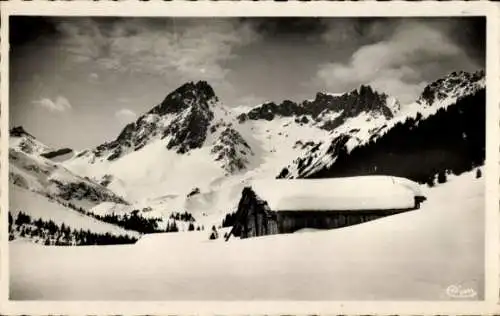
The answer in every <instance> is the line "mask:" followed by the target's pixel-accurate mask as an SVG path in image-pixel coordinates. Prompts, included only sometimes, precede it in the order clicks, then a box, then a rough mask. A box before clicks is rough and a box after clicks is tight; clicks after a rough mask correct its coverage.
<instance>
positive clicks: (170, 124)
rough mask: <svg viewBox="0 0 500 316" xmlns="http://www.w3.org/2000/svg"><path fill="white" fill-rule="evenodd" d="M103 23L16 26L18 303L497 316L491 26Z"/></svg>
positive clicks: (11, 117) (12, 23)
mask: <svg viewBox="0 0 500 316" xmlns="http://www.w3.org/2000/svg"><path fill="white" fill-rule="evenodd" d="M243 13H244V12H243ZM108 14H109V15H107V16H103V15H99V16H95V15H89V14H87V15H85V14H82V15H78V16H76V15H75V14H68V15H65V14H64V12H61V13H58V14H54V15H33V14H30V15H23V14H17V13H16V14H13V15H9V16H8V45H9V55H8V65H7V66H5V67H4V68H3V69H8V77H7V80H8V81H7V82H8V104H2V116H5V115H7V119H6V120H5V121H7V120H8V129H5V131H7V132H8V140H7V141H4V144H7V146H8V150H7V148H2V154H4V153H5V155H6V156H7V153H6V152H8V160H7V158H5V161H7V163H8V166H5V165H2V169H8V172H7V171H5V172H4V175H6V176H8V187H6V188H2V195H3V196H2V197H3V198H6V197H5V195H6V196H7V199H8V202H6V203H8V204H6V206H7V207H8V215H5V220H7V217H8V233H7V234H4V235H3V236H4V237H6V236H7V235H8V241H5V243H6V244H7V246H6V247H7V250H8V260H7V262H8V271H7V273H8V282H7V283H8V293H7V294H8V300H10V301H53V302H55V301H129V302H133V301H381V302H382V301H434V302H438V301H448V302H470V301H474V302H481V301H484V300H485V299H486V297H487V293H486V283H487V282H488V281H487V279H488V277H487V276H488V274H487V271H486V268H485V267H487V266H488V265H487V263H486V258H487V249H488V247H486V246H485V245H486V243H487V241H486V235H485V233H486V230H487V229H486V226H487V221H486V219H487V218H488V216H487V209H488V208H487V204H488V202H487V199H486V198H487V191H488V189H487V180H486V179H487V177H488V176H489V175H491V176H492V177H494V178H496V179H498V175H496V174H491V173H488V171H487V170H489V169H488V168H489V166H488V164H489V163H491V162H492V161H491V160H488V159H489V158H488V157H489V155H490V153H489V151H490V150H491V148H487V147H488V146H487V144H495V142H491V141H490V140H488V139H489V137H490V134H488V133H487V131H489V130H488V129H487V121H488V120H489V119H488V115H490V111H491V110H492V109H493V108H494V107H497V106H498V104H497V103H495V104H490V101H491V100H495V99H494V98H492V97H491V96H490V95H489V93H490V91H489V89H492V90H498V86H495V87H488V88H487V83H488V82H490V81H489V79H488V80H487V77H488V76H492V77H495V78H496V77H498V74H496V73H491V72H490V71H495V70H496V68H494V67H493V66H491V68H490V66H488V67H487V66H486V65H487V60H488V58H487V47H488V45H493V44H495V45H496V44H497V43H490V42H488V43H487V38H488V32H490V29H489V28H488V19H489V17H487V15H486V14H482V15H481V14H473V15H471V14H469V15H450V16H430V15H429V16H425V15H421V16H406V15H401V16H352V15H351V16H319V15H317V16H281V15H276V16H248V17H246V16H244V14H236V16H216V15H214V16H173V15H172V16H169V15H168V14H165V15H162V16H134V15H129V16H124V15H116V16H114V15H113V12H109V13H108ZM2 42H3V40H2ZM2 44H3V43H2ZM487 44H488V45H487ZM4 78H5V77H4ZM2 88H3V87H2ZM4 100H5V99H4ZM487 113H488V115H487ZM2 119H3V118H2ZM5 121H4V122H5ZM494 128H495V129H493V131H492V135H493V136H495V137H497V136H498V123H496V125H495V127H494ZM2 136H3V137H6V136H7V135H5V134H2ZM487 140H488V142H487ZM493 150H496V151H498V148H494V149H493ZM488 161H489V162H488ZM493 164H496V165H498V162H497V161H493ZM495 170H496V169H492V171H491V172H494V171H495ZM494 182H496V183H497V184H498V180H496V181H494ZM4 183H7V181H5V182H4ZM493 190H494V191H495V192H497V191H498V187H494V188H493ZM495 194H497V193H495ZM494 204H495V205H496V207H497V211H496V212H498V204H497V203H496V202H495V203H494ZM4 211H7V210H5V209H4ZM4 213H5V212H4ZM490 218H491V217H490ZM5 227H7V224H6V225H5ZM497 239H498V237H497ZM496 256H498V255H496ZM4 281H5V280H4Z"/></svg>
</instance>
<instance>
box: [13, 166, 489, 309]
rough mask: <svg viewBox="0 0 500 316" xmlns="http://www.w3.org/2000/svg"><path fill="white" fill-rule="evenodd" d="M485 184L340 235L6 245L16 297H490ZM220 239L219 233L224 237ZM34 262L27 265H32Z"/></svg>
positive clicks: (468, 183) (432, 197) (438, 195)
mask: <svg viewBox="0 0 500 316" xmlns="http://www.w3.org/2000/svg"><path fill="white" fill-rule="evenodd" d="M483 179H484V178H480V179H475V177H474V174H473V172H471V173H468V174H465V175H462V176H460V177H452V178H451V180H450V181H449V182H447V183H445V184H443V185H439V186H437V187H435V188H424V190H425V191H426V192H425V195H426V196H427V197H428V200H427V201H426V202H425V203H424V204H422V208H421V209H419V210H416V211H411V212H407V213H403V214H398V215H394V216H389V217H385V218H382V219H379V220H375V221H371V222H367V223H364V224H360V225H355V226H350V227H346V228H342V229H335V230H327V231H312V232H307V231H305V232H301V233H299V234H291V235H274V236H265V237H260V238H253V239H245V240H240V239H235V238H231V239H230V241H229V242H227V243H226V242H223V241H222V240H220V239H219V240H216V241H209V240H208V234H209V231H208V230H206V231H204V232H186V233H173V234H168V233H167V234H156V235H149V236H147V237H145V238H144V240H140V241H139V242H138V243H137V244H135V245H124V246H105V247H93V246H89V247H74V248H71V247H60V248H59V247H42V246H39V245H32V244H28V243H22V242H17V243H11V244H10V267H11V279H10V286H11V287H10V289H11V292H10V295H11V299H14V300H18V299H24V300H27V299H51V300H181V299H182V300H191V299H192V300H252V299H253V300H259V299H260V300H448V299H453V298H450V297H449V296H448V295H447V294H446V289H447V287H449V286H450V285H455V284H463V285H464V286H467V287H471V288H473V289H474V290H475V292H476V293H477V296H476V297H474V298H471V299H481V298H482V297H483V296H484V293H483V286H484V182H483V181H484V180H483ZM219 234H220V235H223V234H222V233H221V232H219ZM26 258H29V259H30V260H26Z"/></svg>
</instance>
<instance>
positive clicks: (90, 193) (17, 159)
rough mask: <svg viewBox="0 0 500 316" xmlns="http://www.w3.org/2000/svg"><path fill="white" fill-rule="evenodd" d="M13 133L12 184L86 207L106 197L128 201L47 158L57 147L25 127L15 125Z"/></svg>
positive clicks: (10, 165)
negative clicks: (27, 130)
mask: <svg viewBox="0 0 500 316" xmlns="http://www.w3.org/2000/svg"><path fill="white" fill-rule="evenodd" d="M10 135H11V136H10V148H9V162H10V163H9V178H10V182H11V183H12V184H14V185H16V186H18V187H21V188H24V189H27V190H30V191H32V192H36V193H37V194H40V195H44V196H46V197H50V198H52V199H54V200H57V201H59V202H61V203H72V204H73V205H75V206H77V207H82V208H84V209H87V208H90V207H93V206H95V205H97V204H99V203H102V202H105V201H110V202H116V203H121V204H127V202H126V201H125V200H124V199H123V198H122V197H120V196H118V195H117V194H115V193H114V192H112V191H111V190H109V189H107V188H105V187H103V186H101V185H99V184H97V183H94V182H93V181H92V180H90V179H88V178H84V177H81V176H78V175H76V174H74V173H72V172H71V171H69V170H68V169H66V168H65V167H64V166H62V165H61V164H60V163H57V162H55V161H52V160H50V159H48V158H45V157H44V156H45V155H47V153H51V152H53V149H51V148H50V147H48V146H46V145H45V144H43V143H42V142H40V141H39V140H37V139H36V138H35V137H34V136H33V135H31V134H29V133H27V132H26V131H25V130H24V129H23V128H22V127H16V128H14V129H12V130H11V133H10Z"/></svg>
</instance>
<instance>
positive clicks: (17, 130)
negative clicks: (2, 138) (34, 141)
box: [9, 126, 35, 138]
mask: <svg viewBox="0 0 500 316" xmlns="http://www.w3.org/2000/svg"><path fill="white" fill-rule="evenodd" d="M9 134H10V136H12V137H23V136H29V137H31V138H35V136H33V135H31V134H30V133H28V132H26V130H25V129H24V127H22V126H15V127H13V128H12V129H11V130H10V131H9Z"/></svg>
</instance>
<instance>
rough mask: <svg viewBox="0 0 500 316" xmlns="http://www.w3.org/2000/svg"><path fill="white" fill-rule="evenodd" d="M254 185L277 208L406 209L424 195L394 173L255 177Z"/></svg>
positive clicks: (282, 209)
mask: <svg viewBox="0 0 500 316" xmlns="http://www.w3.org/2000/svg"><path fill="white" fill-rule="evenodd" d="M251 187H252V189H253V190H254V191H255V193H256V194H257V195H258V196H259V197H260V198H262V199H264V200H265V201H266V202H267V203H268V205H269V207H270V209H271V210H274V211H295V210H296V211H299V210H301V211H305V210H309V211H318V210H339V211H343V210H378V209H380V210H384V209H405V208H411V207H413V206H414V205H415V196H420V195H422V194H421V192H420V188H419V185H418V184H417V183H415V182H413V181H411V180H408V179H404V178H398V177H391V176H361V177H346V178H329V179H292V180H288V179H276V180H274V179H273V180H256V181H253V182H252V183H251Z"/></svg>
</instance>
